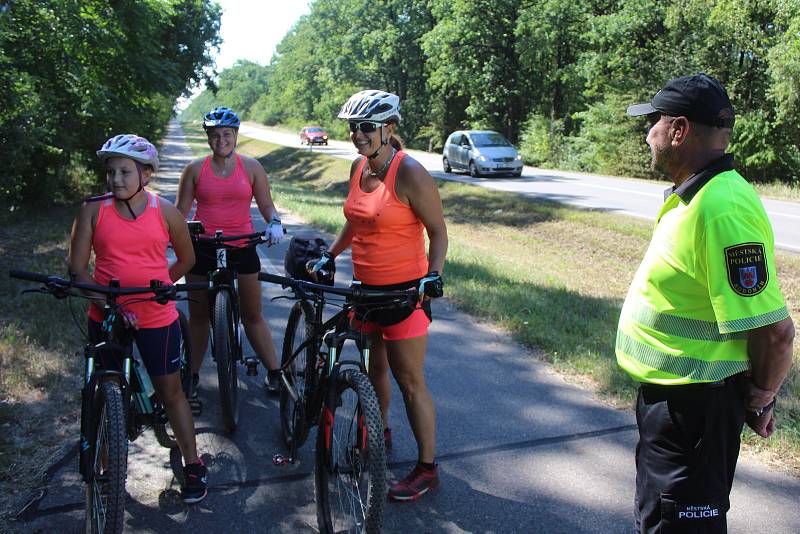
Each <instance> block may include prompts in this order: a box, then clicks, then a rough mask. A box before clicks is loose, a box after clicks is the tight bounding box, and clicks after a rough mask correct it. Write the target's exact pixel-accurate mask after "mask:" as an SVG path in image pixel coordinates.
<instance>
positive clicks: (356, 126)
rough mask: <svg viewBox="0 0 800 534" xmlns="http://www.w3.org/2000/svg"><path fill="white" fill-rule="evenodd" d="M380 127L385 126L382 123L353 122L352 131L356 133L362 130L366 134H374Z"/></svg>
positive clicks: (351, 124)
mask: <svg viewBox="0 0 800 534" xmlns="http://www.w3.org/2000/svg"><path fill="white" fill-rule="evenodd" d="M380 126H383V123H382V122H373V121H359V122H351V123H350V131H351V132H353V133H355V132H356V131H358V130H361V131H362V132H364V133H365V134H367V133H372V132H374V131H375V130H377V129H378V128H379V127H380Z"/></svg>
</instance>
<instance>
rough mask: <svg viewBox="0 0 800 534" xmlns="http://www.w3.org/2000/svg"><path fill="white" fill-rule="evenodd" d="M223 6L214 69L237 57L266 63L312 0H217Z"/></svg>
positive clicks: (226, 65) (307, 11)
mask: <svg viewBox="0 0 800 534" xmlns="http://www.w3.org/2000/svg"><path fill="white" fill-rule="evenodd" d="M217 3H218V4H219V5H220V6H222V26H221V27H220V33H221V35H222V39H223V43H222V47H221V48H220V51H219V54H218V55H217V72H219V71H221V70H222V69H224V68H227V67H230V66H232V65H233V64H234V63H235V62H236V60H237V59H249V60H250V61H255V62H256V63H260V64H262V65H266V64H268V63H269V60H270V59H271V58H272V54H273V52H275V47H276V46H277V45H278V43H279V42H280V41H281V39H283V36H284V35H286V32H288V31H289V29H290V28H291V27H292V26H293V25H294V23H295V22H297V20H298V19H299V18H300V17H301V16H302V15H305V14H307V13H309V11H310V9H309V4H310V3H311V0H217Z"/></svg>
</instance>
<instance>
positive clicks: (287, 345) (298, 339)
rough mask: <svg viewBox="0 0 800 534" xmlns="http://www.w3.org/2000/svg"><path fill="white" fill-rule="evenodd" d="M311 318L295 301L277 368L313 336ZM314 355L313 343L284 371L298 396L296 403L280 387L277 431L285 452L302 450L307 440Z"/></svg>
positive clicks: (304, 306) (304, 304)
mask: <svg viewBox="0 0 800 534" xmlns="http://www.w3.org/2000/svg"><path fill="white" fill-rule="evenodd" d="M313 317H314V310H313V308H312V307H311V305H310V304H308V303H307V302H303V301H298V302H296V303H295V304H294V306H293V307H292V311H291V312H289V319H288V321H287V322H286V332H285V333H284V335H283V347H282V349H281V367H283V366H284V365H286V364H287V362H288V361H289V360H290V359H291V357H292V354H294V353H295V351H296V350H297V348H298V347H299V346H300V345H302V344H303V343H304V342H305V341H306V340H307V339H308V338H309V337H310V336H313V333H314V332H313V327H312V324H313ZM316 353H317V345H316V343H311V344H309V345H308V346H307V347H306V349H305V350H304V351H302V352H301V353H300V354H298V355H297V357H296V358H295V359H294V360H293V361H292V363H291V365H289V367H288V368H287V369H286V371H285V373H286V379H287V381H288V382H289V385H290V386H291V387H293V388H294V391H295V393H296V394H297V396H298V400H297V401H296V402H295V401H294V400H293V399H292V396H291V395H290V394H289V392H288V390H287V389H286V385H285V384H281V392H280V417H281V432H282V433H283V441H284V443H285V444H286V447H287V448H289V450H292V447H293V446H294V448H295V450H296V449H297V448H299V447H302V446H303V443H305V442H306V439H307V438H308V431H309V426H310V425H309V421H308V420H307V418H306V414H307V406H306V400H307V394H308V392H309V391H311V390H313V388H314V387H315V386H316V372H317V370H316V358H317V356H316Z"/></svg>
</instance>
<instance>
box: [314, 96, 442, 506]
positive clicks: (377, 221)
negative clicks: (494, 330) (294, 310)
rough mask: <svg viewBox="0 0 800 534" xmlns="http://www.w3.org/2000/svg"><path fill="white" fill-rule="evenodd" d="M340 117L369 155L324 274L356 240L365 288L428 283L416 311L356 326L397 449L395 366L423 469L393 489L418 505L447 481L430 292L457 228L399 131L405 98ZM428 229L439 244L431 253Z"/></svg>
mask: <svg viewBox="0 0 800 534" xmlns="http://www.w3.org/2000/svg"><path fill="white" fill-rule="evenodd" d="M339 118H340V119H345V120H347V121H349V123H350V132H351V133H350V139H351V141H352V142H353V145H355V147H356V149H357V150H358V153H359V154H360V155H361V157H359V158H356V160H355V161H354V162H353V165H352V166H351V168H350V191H349V193H348V195H347V200H346V201H345V204H344V214H345V217H346V219H347V222H346V223H345V225H344V228H342V231H341V232H340V234H339V236H338V237H337V238H336V240H335V241H334V242H333V244H332V245H331V248H330V249H329V251H328V253H326V256H323V258H322V259H321V260H320V261H319V262H318V263H317V265H316V266H315V270H319V269H324V268H325V265H326V264H328V263H333V261H334V258H335V257H336V256H337V255H338V254H340V253H341V252H342V251H343V250H345V249H346V248H347V247H349V246H352V259H353V273H354V277H355V278H357V279H358V280H360V281H362V282H363V283H364V287H366V288H369V287H378V288H386V289H400V288H404V287H422V288H424V290H425V297H424V300H423V301H422V302H421V303H420V305H419V306H418V308H417V309H416V310H413V311H412V310H408V311H407V312H406V313H404V312H403V310H390V311H389V312H388V313H376V314H371V315H370V316H369V317H370V319H367V318H366V317H360V316H359V311H358V310H356V313H355V316H354V317H353V325H354V326H355V327H357V328H359V329H361V330H362V331H364V332H367V333H369V335H370V340H371V342H372V352H371V357H370V369H369V377H370V380H371V382H372V384H373V386H374V387H375V391H376V393H377V394H378V400H379V402H380V406H381V413H382V415H383V421H384V441H385V442H386V446H387V449H388V448H390V447H391V430H390V429H389V426H388V422H389V419H388V417H389V401H390V400H391V396H392V386H391V382H390V379H389V370H391V371H392V374H393V375H394V377H395V379H396V380H397V383H398V385H399V386H400V391H401V392H402V394H403V401H404V402H405V406H406V414H407V416H408V420H409V422H410V423H411V429H412V431H413V432H414V437H415V438H416V440H417V449H418V457H417V465H416V467H415V468H414V469H413V470H412V471H411V473H409V474H408V475H407V476H406V477H405V478H403V479H402V480H400V481H399V482H398V483H396V484H394V485H393V486H392V487H391V488H390V489H389V498H390V499H391V500H393V501H413V500H415V499H418V498H419V497H421V496H422V495H424V494H425V493H427V492H429V491H430V490H433V489H435V488H436V487H437V486H438V485H439V471H438V468H437V466H436V463H435V458H434V453H435V445H436V411H435V409H434V406H433V400H432V398H431V394H430V392H429V391H428V387H427V385H426V383H425V374H424V363H425V351H426V346H427V341H428V325H429V324H430V322H431V314H430V301H429V299H430V298H436V297H441V296H442V287H443V286H442V278H441V276H440V273H441V272H442V267H443V266H444V259H445V254H446V253H447V228H446V226H445V222H444V214H443V213H442V202H441V200H440V198H439V191H438V189H437V187H436V183H435V182H434V181H433V178H432V177H431V175H430V174H428V171H426V170H425V168H424V167H422V165H420V164H419V163H417V162H416V161H414V159H412V158H411V157H409V156H408V155H407V154H405V153H404V152H402V146H401V144H400V142H399V140H398V139H397V138H396V137H395V136H394V135H393V133H394V131H395V128H396V127H397V125H398V123H399V122H400V99H399V98H398V97H397V95H394V94H392V93H387V92H385V91H374V90H367V91H361V92H359V93H356V94H354V95H353V96H351V97H350V99H349V100H348V101H347V102H346V103H345V105H344V106H342V109H341V111H340V112H339ZM423 230H424V231H425V232H427V234H428V239H429V241H430V245H429V247H428V253H427V256H426V254H425V240H424V237H423Z"/></svg>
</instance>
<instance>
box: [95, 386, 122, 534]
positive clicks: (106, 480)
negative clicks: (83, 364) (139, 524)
mask: <svg viewBox="0 0 800 534" xmlns="http://www.w3.org/2000/svg"><path fill="white" fill-rule="evenodd" d="M96 396H97V397H96V401H95V406H96V407H97V413H96V415H95V421H96V423H97V427H96V429H95V434H94V454H93V458H92V459H91V463H92V474H91V479H90V480H89V482H88V483H87V484H86V532H87V533H91V534H100V533H109V532H111V533H117V532H122V526H123V522H124V519H125V478H126V476H127V472H128V438H127V435H126V433H125V412H124V410H123V406H122V392H121V391H120V388H119V385H118V384H117V383H116V382H112V381H108V380H106V381H102V382H100V385H99V387H98V388H97V393H96Z"/></svg>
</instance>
